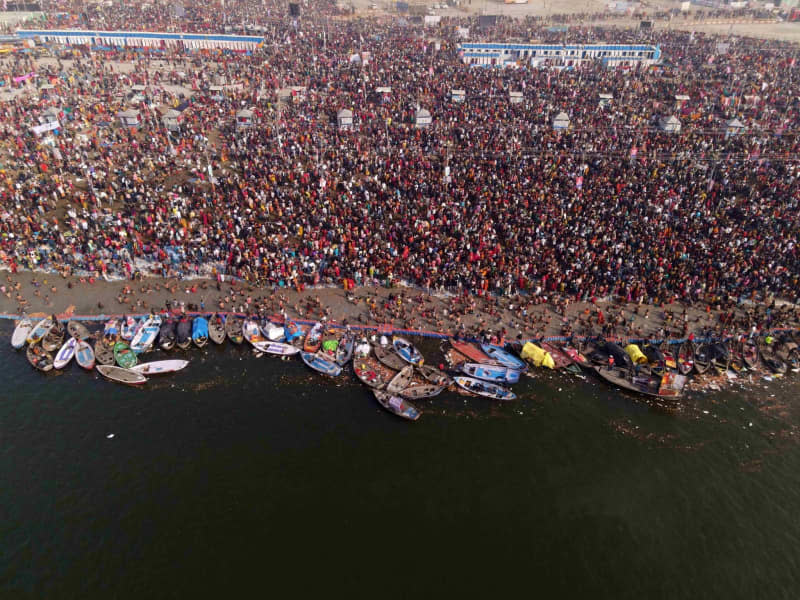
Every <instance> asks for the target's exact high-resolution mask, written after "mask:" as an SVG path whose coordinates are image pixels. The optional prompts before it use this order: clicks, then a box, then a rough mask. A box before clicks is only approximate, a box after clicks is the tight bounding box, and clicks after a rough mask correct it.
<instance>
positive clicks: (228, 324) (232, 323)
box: [225, 315, 244, 344]
mask: <svg viewBox="0 0 800 600" xmlns="http://www.w3.org/2000/svg"><path fill="white" fill-rule="evenodd" d="M243 323H244V319H242V317H240V316H237V315H228V316H227V317H225V334H226V335H227V336H228V339H229V340H230V341H231V342H233V343H234V344H241V343H242V342H243V341H244V335H243V334H242V324H243Z"/></svg>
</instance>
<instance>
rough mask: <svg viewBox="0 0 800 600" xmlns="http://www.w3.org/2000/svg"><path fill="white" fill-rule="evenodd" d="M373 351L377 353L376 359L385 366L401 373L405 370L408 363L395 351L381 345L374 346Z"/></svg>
mask: <svg viewBox="0 0 800 600" xmlns="http://www.w3.org/2000/svg"><path fill="white" fill-rule="evenodd" d="M372 351H373V352H375V357H376V358H377V359H378V360H379V361H380V362H381V363H382V364H384V365H386V366H387V367H389V368H390V369H392V370H393V371H399V370H401V369H402V368H404V367H405V366H406V365H407V364H408V363H407V362H406V361H404V360H403V359H402V358H400V357H399V356H398V355H397V353H396V352H394V350H393V349H390V348H388V347H387V346H381V345H380V344H373V346H372Z"/></svg>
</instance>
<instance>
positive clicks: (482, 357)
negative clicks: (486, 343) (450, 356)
mask: <svg viewBox="0 0 800 600" xmlns="http://www.w3.org/2000/svg"><path fill="white" fill-rule="evenodd" d="M450 345H451V346H452V347H453V350H455V351H456V352H460V353H461V354H463V355H464V356H466V357H467V358H468V359H470V360H471V361H473V362H477V363H483V364H495V361H493V360H492V359H491V358H489V357H488V356H486V354H485V353H484V352H483V350H481V349H480V348H478V347H477V346H476V345H475V344H470V343H469V342H462V341H459V340H456V339H453V338H450Z"/></svg>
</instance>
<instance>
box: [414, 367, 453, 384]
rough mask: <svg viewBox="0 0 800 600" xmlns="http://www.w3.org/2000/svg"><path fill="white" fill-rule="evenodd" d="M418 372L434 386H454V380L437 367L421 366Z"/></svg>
mask: <svg viewBox="0 0 800 600" xmlns="http://www.w3.org/2000/svg"><path fill="white" fill-rule="evenodd" d="M417 372H418V373H419V374H420V375H422V376H423V377H424V378H425V379H426V380H428V381H429V382H430V383H432V384H433V385H438V386H442V387H450V386H451V385H452V384H453V380H452V379H450V377H449V376H448V375H447V374H446V373H445V372H444V371H442V370H441V369H437V368H436V367H432V366H430V365H420V366H418V367H417Z"/></svg>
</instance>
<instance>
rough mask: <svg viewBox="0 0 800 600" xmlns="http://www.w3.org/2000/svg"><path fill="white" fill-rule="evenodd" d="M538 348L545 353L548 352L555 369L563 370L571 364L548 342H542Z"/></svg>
mask: <svg viewBox="0 0 800 600" xmlns="http://www.w3.org/2000/svg"><path fill="white" fill-rule="evenodd" d="M539 346H540V347H541V348H542V350H544V351H545V352H549V353H550V356H551V358H552V359H553V363H554V364H555V368H556V369H564V368H566V367H569V366H570V365H571V364H572V359H571V358H570V357H569V356H567V355H566V354H564V353H563V352H562V351H561V350H560V349H559V348H558V347H557V346H555V345H554V344H550V343H549V342H542V343H540V344H539Z"/></svg>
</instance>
